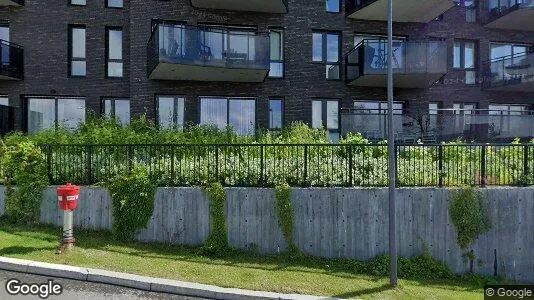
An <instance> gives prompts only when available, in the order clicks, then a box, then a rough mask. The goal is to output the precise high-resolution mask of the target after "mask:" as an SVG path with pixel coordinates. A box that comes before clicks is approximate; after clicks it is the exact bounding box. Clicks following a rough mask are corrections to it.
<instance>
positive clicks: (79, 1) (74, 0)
mask: <svg viewBox="0 0 534 300" xmlns="http://www.w3.org/2000/svg"><path fill="white" fill-rule="evenodd" d="M70 4H72V5H86V4H87V1H86V0H70Z"/></svg>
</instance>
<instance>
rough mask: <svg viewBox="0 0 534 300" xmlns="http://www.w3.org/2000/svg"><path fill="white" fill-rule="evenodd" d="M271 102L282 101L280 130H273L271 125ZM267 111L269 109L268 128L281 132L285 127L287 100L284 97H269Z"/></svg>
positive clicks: (273, 129) (274, 129)
mask: <svg viewBox="0 0 534 300" xmlns="http://www.w3.org/2000/svg"><path fill="white" fill-rule="evenodd" d="M271 101H280V104H281V111H280V123H281V124H280V125H281V127H280V128H273V127H272V126H271V125H272V124H271ZM267 109H268V126H267V128H268V129H269V130H271V131H281V130H283V129H284V125H285V115H286V114H285V99H284V97H269V99H268V102H267Z"/></svg>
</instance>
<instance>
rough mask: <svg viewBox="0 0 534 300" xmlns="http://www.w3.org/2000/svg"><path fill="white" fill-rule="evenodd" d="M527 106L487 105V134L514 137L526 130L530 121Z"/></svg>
mask: <svg viewBox="0 0 534 300" xmlns="http://www.w3.org/2000/svg"><path fill="white" fill-rule="evenodd" d="M529 114H530V112H529V106H528V105H520V104H493V105H490V106H489V115H490V117H489V125H490V126H489V128H488V130H489V134H490V135H510V134H512V135H513V136H510V137H516V136H518V135H521V134H522V133H524V132H525V131H527V132H528V129H527V128H528V127H530V124H531V121H530V116H529V117H523V116H527V115H529Z"/></svg>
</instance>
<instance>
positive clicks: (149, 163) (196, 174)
mask: <svg viewBox="0 0 534 300" xmlns="http://www.w3.org/2000/svg"><path fill="white" fill-rule="evenodd" d="M41 148H42V150H43V152H44V153H45V154H46V162H47V168H48V174H49V177H50V180H51V182H52V183H53V184H64V183H65V182H67V181H69V182H72V183H76V184H95V183H99V182H104V181H106V180H107V179H109V178H112V177H113V176H115V175H116V174H119V173H122V172H127V171H128V170H131V169H133V168H135V167H136V166H138V165H142V166H146V167H147V168H148V170H149V172H150V176H151V178H152V179H153V180H154V181H155V182H157V184H158V185H159V186H198V185H204V184H206V183H208V182H213V181H218V182H221V183H223V184H224V185H226V186H244V187H246V186H258V187H269V186H274V185H275V184H276V183H279V182H287V183H288V184H290V185H292V186H317V187H324V186H368V187H371V186H373V187H374V186H387V185H388V179H387V178H388V175H387V169H388V159H387V145H385V144H372V145H369V144H362V145H356V144H347V145H344V144H309V145H282V144H272V145H260V144H248V145H44V146H41ZM395 152H396V158H397V159H396V165H395V168H396V170H397V183H398V186H401V187H403V186H406V187H407V186H436V187H441V186H458V185H474V186H486V185H510V186H526V185H534V169H533V166H534V144H524V145H515V144H463V145H452V144H447V145H444V144H424V145H413V144H410V145H408V144H399V145H396V147H395Z"/></svg>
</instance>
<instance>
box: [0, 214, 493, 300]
mask: <svg viewBox="0 0 534 300" xmlns="http://www.w3.org/2000/svg"><path fill="white" fill-rule="evenodd" d="M0 231H4V232H7V233H10V234H15V235H20V236H28V237H32V238H37V239H39V238H40V239H42V240H45V241H57V240H58V238H59V235H60V231H59V230H58V227H56V226H50V225H39V227H38V228H29V227H23V226H13V225H9V224H6V223H5V222H2V221H0ZM75 236H76V237H77V240H78V242H77V244H76V245H77V247H78V248H82V249H95V250H101V251H107V252H112V253H117V254H121V255H130V256H137V257H141V258H153V259H164V260H169V261H174V260H180V261H187V262H192V263H197V264H205V265H220V266H238V267H243V268H249V269H258V270H264V271H279V270H290V271H297V272H300V273H310V274H326V275H331V276H336V277H339V278H347V279H353V278H360V279H361V278H362V277H364V278H366V280H369V281H374V282H378V281H380V280H382V279H384V278H385V277H384V276H378V275H371V274H368V273H364V272H362V271H361V266H362V264H363V262H360V261H356V260H346V259H325V258H318V257H313V256H309V255H298V256H293V255H289V254H287V253H281V254H279V255H259V254H258V253H255V252H246V251H245V252H243V251H234V252H229V253H227V254H225V255H222V256H221V257H217V258H210V257H206V256H202V255H201V254H200V253H199V252H200V251H199V248H198V247H191V246H183V245H173V244H166V243H150V244H148V243H139V242H124V241H117V240H115V239H114V238H113V235H112V234H111V232H109V231H90V230H84V229H75ZM11 248H13V249H8V248H6V249H7V250H6V249H0V251H3V252H0V255H3V254H24V252H22V253H21V251H28V252H31V251H30V249H29V248H31V247H27V248H28V249H23V248H24V247H20V248H21V249H20V250H21V251H16V250H17V249H15V247H11ZM43 249H47V248H41V249H33V250H32V251H36V250H43ZM50 250H55V248H53V247H52V248H50ZM5 251H9V252H10V253H5ZM408 280H410V281H413V282H417V283H419V284H421V285H425V286H437V287H443V289H454V290H464V291H476V290H480V289H482V288H483V286H484V284H485V283H486V282H487V281H488V279H486V278H482V277H479V276H472V277H470V276H467V277H465V276H464V277H455V278H452V279H411V278H410V279H408ZM489 280H492V279H489ZM494 280H496V279H494ZM497 281H498V280H497ZM388 288H389V286H388V285H382V286H379V287H374V288H370V289H365V290H359V291H353V292H348V293H345V294H340V295H336V297H340V298H345V297H358V296H363V295H365V294H372V293H379V292H381V291H383V290H385V289H388Z"/></svg>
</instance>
